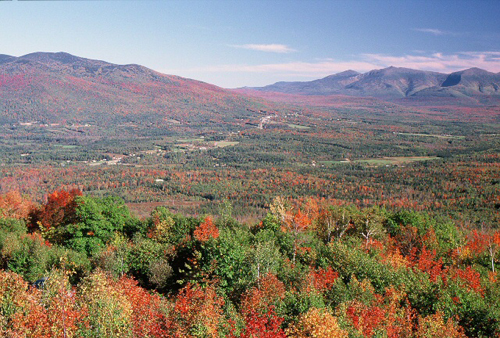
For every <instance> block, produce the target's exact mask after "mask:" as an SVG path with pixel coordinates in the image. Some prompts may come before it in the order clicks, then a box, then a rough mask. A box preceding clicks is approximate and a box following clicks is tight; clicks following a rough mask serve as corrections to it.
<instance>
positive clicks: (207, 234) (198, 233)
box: [193, 216, 219, 243]
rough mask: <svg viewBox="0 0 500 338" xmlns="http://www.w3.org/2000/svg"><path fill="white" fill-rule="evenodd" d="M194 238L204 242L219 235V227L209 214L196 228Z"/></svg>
mask: <svg viewBox="0 0 500 338" xmlns="http://www.w3.org/2000/svg"><path fill="white" fill-rule="evenodd" d="M193 235H194V238H195V239H197V240H198V241H200V242H202V243H204V242H207V241H208V240H209V239H211V238H214V239H215V238H218V237H219V229H218V228H217V227H216V226H215V224H214V223H213V221H212V218H211V217H210V216H207V217H206V218H205V220H204V221H203V222H202V223H201V224H200V225H199V226H198V227H197V228H196V229H195V230H194V233H193Z"/></svg>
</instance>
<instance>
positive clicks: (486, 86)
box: [416, 68, 500, 97]
mask: <svg viewBox="0 0 500 338" xmlns="http://www.w3.org/2000/svg"><path fill="white" fill-rule="evenodd" d="M484 95H500V74H495V73H491V72H488V71H486V70H483V69H479V68H470V69H466V70H462V71H459V72H455V73H451V74H450V75H448V76H447V77H446V79H445V80H444V81H443V83H441V85H440V86H436V87H431V88H428V89H426V90H423V91H421V92H419V93H416V96H425V97H429V96H431V97H432V96H441V97H481V96H484Z"/></svg>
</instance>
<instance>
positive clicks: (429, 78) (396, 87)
mask: <svg viewBox="0 0 500 338" xmlns="http://www.w3.org/2000/svg"><path fill="white" fill-rule="evenodd" d="M499 88H500V74H495V73H490V72H487V71H485V70H482V69H479V68H471V69H467V70H463V71H460V72H455V73H452V74H442V73H437V72H428V71H421V70H415V69H409V68H397V67H389V68H384V69H378V70H372V71H369V72H367V73H364V74H359V73H356V72H354V71H347V72H342V73H339V74H335V75H330V76H327V77H325V78H323V79H319V80H314V81H309V82H278V83H275V84H272V85H269V86H265V87H260V88H252V89H254V90H258V91H263V92H279V93H287V94H300V95H333V94H335V95H350V96H364V97H366V96H371V97H376V98H381V99H389V100H393V99H401V98H411V97H419V98H422V97H428V98H433V97H481V96H484V95H487V96H491V95H500V89H499Z"/></svg>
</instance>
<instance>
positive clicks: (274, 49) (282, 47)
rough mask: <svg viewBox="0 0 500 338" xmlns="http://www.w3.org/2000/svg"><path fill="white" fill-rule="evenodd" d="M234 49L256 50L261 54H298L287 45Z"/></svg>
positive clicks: (250, 46)
mask: <svg viewBox="0 0 500 338" xmlns="http://www.w3.org/2000/svg"><path fill="white" fill-rule="evenodd" d="M231 47H234V48H243V49H250V50H256V51H259V52H270V53H291V52H296V50H295V49H293V48H290V47H288V46H287V45H281V44H275V43H273V44H247V45H231Z"/></svg>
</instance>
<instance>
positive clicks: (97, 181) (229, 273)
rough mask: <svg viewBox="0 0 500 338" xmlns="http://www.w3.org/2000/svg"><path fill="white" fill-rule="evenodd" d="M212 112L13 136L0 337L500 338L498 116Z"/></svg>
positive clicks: (0, 174)
mask: <svg viewBox="0 0 500 338" xmlns="http://www.w3.org/2000/svg"><path fill="white" fill-rule="evenodd" d="M221 95H222V94H221ZM198 99H199V98H198ZM213 100H216V101H217V102H218V104H219V106H220V107H219V106H217V107H219V108H220V110H219V108H217V109H215V108H214V107H215V106H213V105H211V101H210V100H209V101H207V102H205V101H203V102H202V103H203V104H204V106H203V107H204V108H203V109H202V110H200V111H199V114H196V113H195V109H194V108H193V102H191V101H189V100H188V101H185V100H184V99H182V97H180V96H179V98H178V100H176V101H175V102H174V103H172V105H174V106H175V105H178V106H175V108H176V109H177V110H175V112H176V113H175V114H173V115H168V116H170V117H171V118H164V117H165V116H167V115H163V118H161V119H159V118H158V116H160V115H161V114H160V113H161V112H157V113H158V114H160V115H158V114H156V115H155V114H149V113H147V112H143V113H144V114H142V113H141V114H138V115H134V114H124V115H120V114H118V115H116V114H115V115H116V116H115V115H113V116H115V118H116V119H111V120H110V119H109V116H108V117H107V116H106V115H102V114H97V113H95V112H94V113H93V115H88V114H87V115H85V113H84V112H83V111H82V112H80V111H77V112H74V114H73V115H71V116H70V117H69V118H68V120H64V121H63V120H61V121H57V122H56V123H55V122H54V121H51V120H48V119H47V118H45V120H44V118H43V116H42V115H40V114H41V111H39V110H36V109H35V110H33V116H32V117H30V118H32V119H31V120H26V119H24V120H20V119H17V118H16V116H9V118H8V119H6V120H5V121H3V120H2V121H0V123H1V124H0V148H1V149H2V151H1V152H0V264H1V270H0V280H1V281H0V331H1V334H0V335H2V336H5V337H495V336H500V276H499V275H498V269H499V268H500V229H499V226H498V225H499V224H500V223H499V222H500V157H499V154H500V137H499V136H500V133H499V129H500V128H499V127H500V125H499V124H498V121H499V120H498V111H497V110H495V108H492V107H476V108H470V107H459V106H456V107H445V106H436V107H430V108H429V107H426V108H425V109H424V108H419V107H406V106H402V105H395V104H392V103H387V102H385V103H384V102H382V101H373V100H366V99H363V100H361V99H355V100H354V99H353V100H349V101H348V102H345V101H344V100H345V98H344V99H339V100H340V101H339V102H334V103H330V102H327V103H324V104H323V103H322V105H320V106H317V105H314V106H310V105H308V104H306V105H302V106H300V105H295V103H291V104H288V103H287V104H286V105H285V104H284V103H283V104H278V103H276V104H267V103H264V101H256V103H255V102H254V103H253V104H252V105H251V106H248V105H247V102H246V101H245V100H242V99H240V98H238V97H237V96H234V97H232V98H231V100H239V101H238V102H239V104H238V105H234V104H229V103H228V104H226V105H224V102H225V101H224V100H229V98H225V97H224V96H220V97H218V96H216V97H215V98H213ZM77 101H78V100H77ZM219 101H220V102H219ZM240 101H241V102H240ZM228 102H232V101H228ZM252 102H253V101H252ZM183 105H185V106H183ZM196 107H197V106H196ZM245 107H246V108H245ZM184 108H185V109H184ZM222 108H223V109H222Z"/></svg>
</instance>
